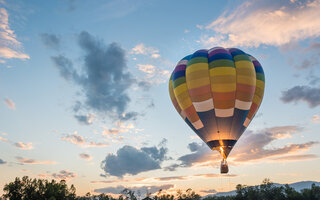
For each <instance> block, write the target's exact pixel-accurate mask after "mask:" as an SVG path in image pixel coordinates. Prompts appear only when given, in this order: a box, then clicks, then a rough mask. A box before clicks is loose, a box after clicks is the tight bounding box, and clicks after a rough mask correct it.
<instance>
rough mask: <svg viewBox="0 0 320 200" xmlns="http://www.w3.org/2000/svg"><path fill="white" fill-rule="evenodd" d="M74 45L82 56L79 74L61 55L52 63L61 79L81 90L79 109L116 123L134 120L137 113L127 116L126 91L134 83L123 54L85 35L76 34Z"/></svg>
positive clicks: (129, 113) (127, 98) (127, 101)
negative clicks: (102, 116) (88, 110)
mask: <svg viewBox="0 0 320 200" xmlns="http://www.w3.org/2000/svg"><path fill="white" fill-rule="evenodd" d="M78 44H79V46H80V47H81V49H82V51H83V52H84V58H83V61H84V64H83V65H82V66H81V70H80V71H81V72H83V73H82V74H79V73H78V72H77V71H76V69H75V68H74V66H73V62H72V61H71V60H70V59H68V58H66V57H65V56H63V55H59V56H55V57H52V60H53V62H54V64H55V65H56V67H57V68H58V69H59V71H60V75H61V76H62V77H63V78H65V79H66V80H68V81H72V82H73V83H75V84H77V85H78V86H79V87H80V88H81V91H82V92H83V95H84V97H85V101H84V102H81V104H80V108H83V109H87V108H88V109H90V110H93V111H95V112H97V113H100V114H102V115H108V116H109V117H112V118H116V119H121V120H131V119H135V118H136V117H137V116H138V113H137V112H127V107H128V104H129V103H130V101H131V99H130V97H129V94H128V89H129V88H130V87H131V85H132V84H133V83H136V80H135V79H134V78H133V77H132V75H131V73H130V72H128V67H127V61H126V55H125V51H124V50H123V49H122V48H121V47H120V46H119V44H117V43H111V44H109V45H105V44H104V43H103V41H101V40H99V39H97V38H95V37H93V36H92V35H90V34H89V33H88V32H86V31H83V32H81V33H80V35H79V37H78ZM77 106H78V105H77ZM78 110H79V109H78Z"/></svg>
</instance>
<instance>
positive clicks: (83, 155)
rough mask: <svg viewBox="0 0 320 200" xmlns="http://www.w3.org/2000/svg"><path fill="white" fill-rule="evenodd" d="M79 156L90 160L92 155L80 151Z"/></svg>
mask: <svg viewBox="0 0 320 200" xmlns="http://www.w3.org/2000/svg"><path fill="white" fill-rule="evenodd" d="M79 156H80V158H82V159H84V160H92V156H90V155H89V154H86V153H81V154H79Z"/></svg>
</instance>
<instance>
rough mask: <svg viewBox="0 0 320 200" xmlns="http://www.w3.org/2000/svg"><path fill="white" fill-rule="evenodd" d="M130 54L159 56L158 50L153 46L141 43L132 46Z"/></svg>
mask: <svg viewBox="0 0 320 200" xmlns="http://www.w3.org/2000/svg"><path fill="white" fill-rule="evenodd" d="M130 54H135V55H146V56H150V57H152V58H159V57H160V54H159V50H158V49H156V48H154V47H146V46H145V45H144V44H143V43H140V44H137V45H136V46H135V47H133V48H132V50H131V51H130Z"/></svg>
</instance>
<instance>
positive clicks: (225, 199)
mask: <svg viewBox="0 0 320 200" xmlns="http://www.w3.org/2000/svg"><path fill="white" fill-rule="evenodd" d="M3 191H4V195H3V196H2V198H1V197H0V200H1V199H9V200H39V199H43V200H116V199H115V198H113V197H112V196H110V195H106V194H100V195H91V194H90V193H89V192H88V193H87V194H86V195H85V196H83V197H77V196H76V194H75V192H76V189H75V187H74V186H73V185H71V187H70V188H68V186H67V184H66V182H65V181H63V180H62V181H60V182H57V181H55V180H51V181H48V180H43V179H30V178H28V177H27V176H24V177H23V178H22V179H20V178H16V179H15V181H13V182H11V183H9V184H6V185H5V186H4V188H3ZM137 199H142V200H200V199H201V197H200V195H198V194H196V193H195V192H194V191H193V190H192V189H188V190H186V191H185V192H183V191H181V190H178V191H177V193H176V195H171V194H164V193H162V190H159V192H158V193H157V194H156V195H155V196H151V193H148V192H147V194H146V197H145V198H141V194H140V192H139V191H138V192H135V191H132V190H130V189H124V190H123V191H122V192H121V195H120V196H119V198H118V200H137ZM256 199H259V200H302V199H303V200H320V187H319V186H316V185H315V184H313V185H312V187H311V188H310V189H303V190H301V191H300V192H298V191H296V190H295V189H293V188H292V187H290V186H289V185H285V186H280V187H277V186H275V185H274V184H273V183H272V182H270V180H269V179H265V180H264V181H263V182H262V184H261V185H259V186H246V185H240V184H239V185H237V187H236V195H234V196H208V197H205V198H203V200H256Z"/></svg>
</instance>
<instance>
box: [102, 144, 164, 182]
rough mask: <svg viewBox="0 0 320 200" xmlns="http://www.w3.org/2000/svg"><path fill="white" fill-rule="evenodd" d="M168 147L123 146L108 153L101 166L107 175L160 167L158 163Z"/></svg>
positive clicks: (132, 172)
mask: <svg viewBox="0 0 320 200" xmlns="http://www.w3.org/2000/svg"><path fill="white" fill-rule="evenodd" d="M167 151H168V149H167V148H166V147H164V146H163V145H161V146H160V147H142V148H141V149H137V148H135V147H132V146H128V145H126V146H123V147H122V148H120V149H118V151H117V153H116V154H112V153H111V154H108V155H107V157H106V158H105V160H103V161H102V163H101V166H102V169H103V170H104V171H105V173H106V174H107V175H110V176H117V177H122V176H123V175H126V174H130V175H136V174H139V173H141V172H145V171H150V170H155V169H161V166H160V164H161V163H162V161H164V160H165V159H168V158H167V157H166V154H167Z"/></svg>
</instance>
